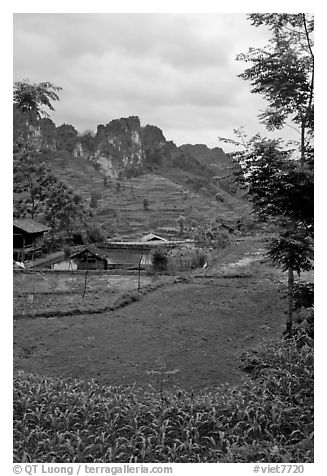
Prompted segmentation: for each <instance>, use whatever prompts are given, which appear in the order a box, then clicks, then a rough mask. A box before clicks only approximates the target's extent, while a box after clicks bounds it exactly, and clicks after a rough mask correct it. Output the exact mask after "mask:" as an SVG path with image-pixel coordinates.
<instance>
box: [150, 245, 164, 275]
mask: <svg viewBox="0 0 327 476" xmlns="http://www.w3.org/2000/svg"><path fill="white" fill-rule="evenodd" d="M152 268H153V271H154V272H165V271H167V268H168V256H167V252H166V250H160V249H156V250H154V252H153V253H152Z"/></svg>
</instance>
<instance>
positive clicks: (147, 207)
mask: <svg viewBox="0 0 327 476" xmlns="http://www.w3.org/2000/svg"><path fill="white" fill-rule="evenodd" d="M143 209H144V210H145V211H147V210H149V200H148V199H147V198H145V199H144V200H143Z"/></svg>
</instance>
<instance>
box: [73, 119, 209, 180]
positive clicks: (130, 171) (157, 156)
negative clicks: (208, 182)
mask: <svg viewBox="0 0 327 476" xmlns="http://www.w3.org/2000/svg"><path fill="white" fill-rule="evenodd" d="M73 155H74V157H76V158H79V157H82V158H84V159H88V160H91V161H93V162H96V163H97V164H99V166H100V167H101V169H102V171H103V172H104V173H105V174H106V175H108V176H109V177H112V178H117V177H119V176H121V175H127V176H130V175H138V174H140V173H142V172H144V171H148V170H150V169H153V168H155V167H178V168H185V167H187V168H193V169H196V171H198V172H200V173H201V175H203V174H204V173H205V167H203V166H202V165H201V164H199V162H198V161H197V160H195V159H194V157H192V156H191V154H189V153H188V152H187V151H182V150H179V148H178V147H177V146H176V145H175V144H174V143H173V142H171V141H167V140H166V138H165V136H164V135H163V132H162V131H161V129H159V128H158V127H156V126H151V125H146V126H145V127H142V126H141V124H140V120H139V118H138V117H137V116H131V117H127V118H121V119H115V120H113V121H111V122H109V124H107V125H99V126H98V127H97V132H96V135H95V136H94V137H92V136H90V134H88V135H87V136H83V137H80V138H77V142H76V145H75V147H74V150H73Z"/></svg>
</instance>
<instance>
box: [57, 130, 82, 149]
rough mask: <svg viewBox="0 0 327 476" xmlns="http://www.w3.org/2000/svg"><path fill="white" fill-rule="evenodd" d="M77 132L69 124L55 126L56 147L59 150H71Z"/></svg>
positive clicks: (75, 140) (74, 143)
mask: <svg viewBox="0 0 327 476" xmlns="http://www.w3.org/2000/svg"><path fill="white" fill-rule="evenodd" d="M77 135H78V132H77V130H76V129H75V127H73V126H72V125H70V124H61V125H60V126H59V127H57V147H58V149H61V150H67V151H68V152H73V150H74V147H75V145H76V142H77Z"/></svg>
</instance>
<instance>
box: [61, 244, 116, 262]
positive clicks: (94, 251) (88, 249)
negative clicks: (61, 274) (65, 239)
mask: <svg viewBox="0 0 327 476" xmlns="http://www.w3.org/2000/svg"><path fill="white" fill-rule="evenodd" d="M85 252H89V253H91V254H92V255H94V256H96V257H97V258H99V259H101V260H106V259H107V258H106V256H104V255H103V253H101V251H99V250H98V249H97V248H95V247H93V246H92V245H91V246H90V245H88V246H85V247H84V248H83V249H81V250H79V251H76V252H75V253H73V254H71V255H70V257H71V258H76V257H77V256H80V255H82V254H83V253H85Z"/></svg>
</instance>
